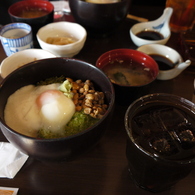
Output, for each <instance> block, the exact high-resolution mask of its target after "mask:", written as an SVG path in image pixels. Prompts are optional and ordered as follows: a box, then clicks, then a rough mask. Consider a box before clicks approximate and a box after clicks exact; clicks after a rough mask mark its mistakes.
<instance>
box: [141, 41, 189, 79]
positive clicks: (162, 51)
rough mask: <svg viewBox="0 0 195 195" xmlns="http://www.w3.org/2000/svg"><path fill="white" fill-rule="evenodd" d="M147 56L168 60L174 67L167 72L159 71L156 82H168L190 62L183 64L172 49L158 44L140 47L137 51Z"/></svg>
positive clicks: (179, 56)
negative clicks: (157, 56)
mask: <svg viewBox="0 0 195 195" xmlns="http://www.w3.org/2000/svg"><path fill="white" fill-rule="evenodd" d="M137 50H138V51H141V52H143V53H145V54H147V55H152V54H153V55H160V56H162V57H164V58H166V59H168V60H170V61H171V62H172V63H173V64H174V65H175V66H174V67H173V68H171V69H169V70H160V69H159V74H158V76H157V79H158V80H169V79H173V78H175V77H177V76H178V75H179V74H180V73H181V72H182V71H183V70H185V69H186V68H187V67H188V66H189V65H190V63H191V62H190V61H189V60H187V61H186V62H183V59H182V57H181V55H180V54H179V53H178V52H177V51H176V50H174V49H172V48H170V47H168V46H165V45H160V44H148V45H142V46H141V47H139V48H138V49H137Z"/></svg>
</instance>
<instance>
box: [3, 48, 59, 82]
mask: <svg viewBox="0 0 195 195" xmlns="http://www.w3.org/2000/svg"><path fill="white" fill-rule="evenodd" d="M55 57H56V56H55V55H54V54H52V53H50V52H48V51H44V50H42V49H26V50H23V51H19V52H17V53H14V54H12V55H11V56H9V57H7V58H5V59H4V60H3V61H2V62H1V66H0V74H1V77H2V78H5V77H6V76H7V75H9V74H10V73H11V72H13V71H14V70H16V69H17V68H19V67H20V66H23V65H25V64H27V63H30V62H33V61H35V60H40V59H45V58H55Z"/></svg>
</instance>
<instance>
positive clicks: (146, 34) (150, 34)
mask: <svg viewBox="0 0 195 195" xmlns="http://www.w3.org/2000/svg"><path fill="white" fill-rule="evenodd" d="M136 36H138V37H139V38H142V39H147V40H162V39H164V37H163V35H162V34H160V33H159V32H156V31H149V30H147V31H146V30H144V31H141V32H139V33H137V34H136Z"/></svg>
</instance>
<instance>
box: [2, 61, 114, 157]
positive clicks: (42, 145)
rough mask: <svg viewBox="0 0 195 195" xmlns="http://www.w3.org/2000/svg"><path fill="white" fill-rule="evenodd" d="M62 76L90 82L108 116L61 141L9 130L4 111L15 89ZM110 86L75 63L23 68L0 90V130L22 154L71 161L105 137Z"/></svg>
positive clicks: (95, 72) (110, 105) (111, 102)
mask: <svg viewBox="0 0 195 195" xmlns="http://www.w3.org/2000/svg"><path fill="white" fill-rule="evenodd" d="M61 75H63V76H65V77H69V78H72V79H73V80H77V79H81V80H83V81H85V80H87V79H89V80H90V81H92V82H93V84H94V87H95V89H96V90H97V91H102V92H104V94H105V102H106V104H107V105H108V108H107V112H106V113H105V114H104V116H103V117H102V118H101V119H100V120H99V121H98V122H97V123H95V124H94V125H93V126H92V127H90V128H88V129H86V130H84V131H82V132H80V133H78V134H75V135H71V136H68V137H64V138H55V139H37V138H33V137H30V136H26V135H23V134H21V133H18V132H17V131H15V130H13V129H11V128H10V127H9V126H8V125H7V124H6V122H5V119H4V109H5V105H6V103H7V100H8V97H9V96H10V95H11V94H13V93H14V92H15V91H16V90H17V89H19V88H21V87H23V86H26V85H29V84H36V83H37V82H39V81H41V80H45V79H47V78H50V77H54V76H57V77H58V76H61ZM114 101H115V94H114V89H113V85H112V83H111V82H110V80H109V79H108V78H107V77H106V75H105V74H104V73H103V72H102V71H101V70H99V69H98V68H96V67H95V66H93V65H91V64H89V63H87V62H84V61H80V60H77V59H68V58H50V59H43V60H38V61H34V62H32V63H29V64H27V65H24V66H22V67H20V68H18V69H17V70H15V71H13V72H12V73H11V74H10V75H8V76H7V77H6V78H5V79H4V80H3V81H2V83H1V87H0V126H1V130H2V132H3V134H4V136H5V137H6V138H7V140H8V141H9V142H10V143H12V144H13V145H14V146H15V147H16V148H18V149H19V150H20V151H22V152H23V153H26V154H28V155H29V156H30V157H33V158H35V159H38V160H42V161H63V160H70V159H74V158H75V157H77V156H78V155H80V154H82V153H84V152H87V151H88V150H89V149H91V148H92V147H93V146H95V145H96V144H97V143H98V141H99V140H100V138H101V137H102V136H103V135H104V133H105V131H106V129H107V125H108V123H109V120H110V119H111V116H112V112H113V109H114Z"/></svg>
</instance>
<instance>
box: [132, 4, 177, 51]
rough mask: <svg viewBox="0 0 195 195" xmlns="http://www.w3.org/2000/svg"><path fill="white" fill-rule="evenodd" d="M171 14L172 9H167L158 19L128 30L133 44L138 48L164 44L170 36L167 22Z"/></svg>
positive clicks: (136, 25)
mask: <svg viewBox="0 0 195 195" xmlns="http://www.w3.org/2000/svg"><path fill="white" fill-rule="evenodd" d="M172 12H173V9H172V8H170V7H167V8H166V9H165V10H164V12H163V14H162V15H161V17H160V18H158V19H156V20H154V21H149V22H141V23H137V24H135V25H133V26H132V28H131V29H130V37H131V40H132V41H133V43H134V44H135V45H137V46H138V47H139V46H141V45H146V44H153V43H156V44H162V45H164V44H166V43H167V41H168V40H169V38H170V36H171V30H170V27H169V21H170V17H171V15H172Z"/></svg>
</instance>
